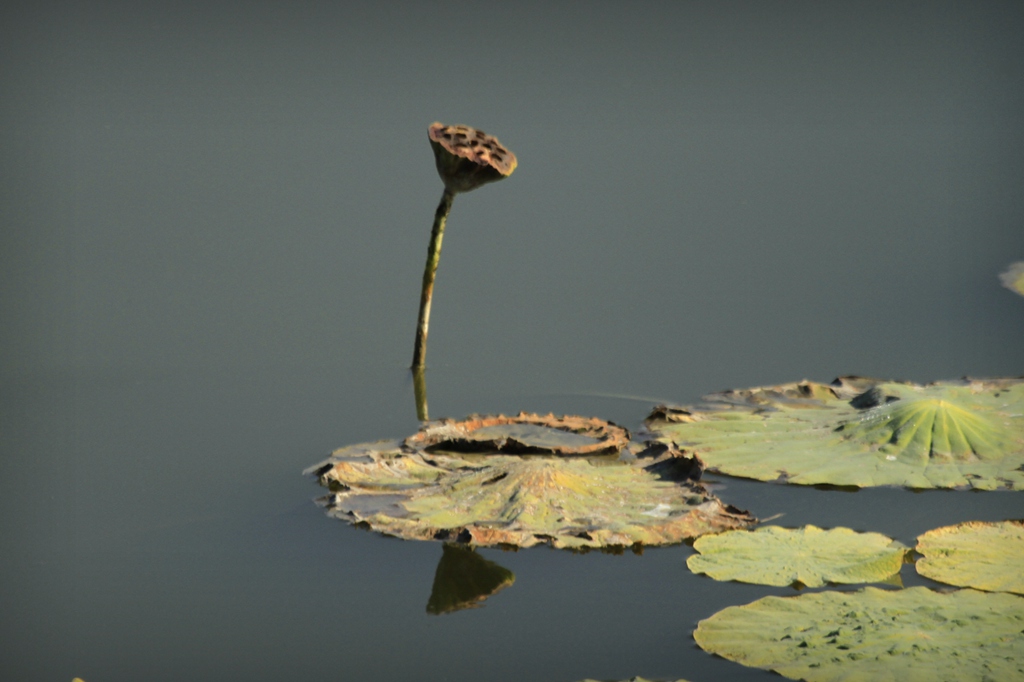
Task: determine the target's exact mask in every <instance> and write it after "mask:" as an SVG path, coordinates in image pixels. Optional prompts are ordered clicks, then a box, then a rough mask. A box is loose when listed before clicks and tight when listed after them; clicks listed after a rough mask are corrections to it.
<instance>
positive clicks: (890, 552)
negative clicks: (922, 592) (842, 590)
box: [686, 526, 906, 587]
mask: <svg viewBox="0 0 1024 682" xmlns="http://www.w3.org/2000/svg"><path fill="white" fill-rule="evenodd" d="M693 548H694V549H695V550H696V551H697V552H699V554H694V555H693V556H691V557H690V558H689V559H687V561H686V565H687V566H688V567H689V569H690V570H691V571H693V572H694V573H706V574H707V575H709V576H711V577H712V578H714V579H715V580H737V581H739V582H744V583H755V584H757V585H791V584H794V583H799V584H801V585H806V586H807V587H820V586H822V585H824V584H825V583H870V582H881V581H884V580H885V579H887V578H889V577H890V576H892V575H893V574H895V573H898V572H899V570H900V567H901V566H902V565H903V556H904V554H905V553H906V548H905V547H903V546H902V545H900V544H899V543H895V542H893V540H892V538H888V537H886V536H884V535H882V534H881V533H858V532H856V531H853V530H850V529H849V528H833V529H831V530H822V529H821V528H818V527H816V526H804V527H803V528H796V529H787V528H781V527H779V526H764V527H762V528H758V529H757V530H754V531H742V530H736V531H728V532H725V533H719V534H717V535H705V536H703V537H701V538H698V539H697V541H696V542H695V543H694V545H693Z"/></svg>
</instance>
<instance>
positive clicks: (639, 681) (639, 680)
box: [582, 677, 687, 682]
mask: <svg viewBox="0 0 1024 682" xmlns="http://www.w3.org/2000/svg"><path fill="white" fill-rule="evenodd" d="M582 682H598V680H591V679H586V680H583V681H582ZM622 682H652V680H648V679H647V678H646V677H631V678H629V679H628V680H622ZM674 682H687V681H686V680H684V679H678V680H675V681H674Z"/></svg>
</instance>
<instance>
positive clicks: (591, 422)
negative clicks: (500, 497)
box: [405, 412, 629, 455]
mask: <svg viewBox="0 0 1024 682" xmlns="http://www.w3.org/2000/svg"><path fill="white" fill-rule="evenodd" d="M405 444H406V445H407V446H409V447H411V448H423V449H425V450H428V451H430V452H438V451H447V452H460V453H461V452H489V453H498V452H500V453H504V454H514V455H527V454H551V455H597V454H610V453H618V452H619V451H620V450H622V449H623V448H624V447H626V446H627V445H628V444H629V431H627V430H626V429H624V428H622V427H621V426H616V425H615V424H613V423H611V422H607V421H604V420H603V419H597V418H594V417H576V416H565V417H556V416H555V415H553V414H548V415H540V414H530V413H527V412H520V413H519V414H518V415H517V416H515V417H507V416H505V415H495V416H486V417H480V416H473V417H470V418H469V419H466V420H463V421H455V420H452V419H442V420H440V421H437V422H432V423H431V424H429V425H427V426H426V427H425V428H423V429H421V430H420V431H419V433H417V434H415V435H413V436H409V437H408V438H406V439H405Z"/></svg>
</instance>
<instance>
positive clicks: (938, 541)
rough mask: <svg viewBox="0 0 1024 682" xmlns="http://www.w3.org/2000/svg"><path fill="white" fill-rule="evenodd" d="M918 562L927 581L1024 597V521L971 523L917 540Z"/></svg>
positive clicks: (917, 564) (939, 530) (928, 533)
mask: <svg viewBox="0 0 1024 682" xmlns="http://www.w3.org/2000/svg"><path fill="white" fill-rule="evenodd" d="M916 549H917V552H918V553H919V554H922V555H924V558H922V559H918V561H917V562H916V563H915V567H916V568H917V572H918V573H920V574H921V575H923V576H925V577H926V578H931V579H932V580H938V581H939V582H943V583H947V584H949V585H958V586H961V587H975V588H977V589H980V590H988V591H989V592H1016V593H1017V594H1024V572H1022V570H1021V567H1022V566H1024V521H1002V522H1000V523H982V522H978V521H970V522H967V523H961V524H958V525H955V526H946V527H944V528H936V529H935V530H930V531H928V532H927V533H925V534H924V535H922V536H920V537H919V538H917V547H916Z"/></svg>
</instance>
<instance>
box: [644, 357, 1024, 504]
mask: <svg viewBox="0 0 1024 682" xmlns="http://www.w3.org/2000/svg"><path fill="white" fill-rule="evenodd" d="M705 401H706V403H705V404H704V405H701V406H698V407H689V408H680V407H664V406H663V407H659V408H657V409H656V410H655V411H654V413H652V414H651V416H650V417H648V419H647V422H646V424H647V427H648V429H650V430H651V431H652V432H653V433H654V435H655V436H657V437H658V438H659V439H661V440H663V441H666V442H670V441H671V442H675V443H676V444H677V445H678V446H679V447H681V448H684V449H687V450H691V451H693V452H694V453H696V454H697V455H699V456H700V458H701V460H703V461H704V462H705V464H706V465H707V467H708V469H709V470H712V471H717V472H720V473H724V474H730V475H733V476H744V477H748V478H755V479H758V480H781V481H786V482H789V483H800V484H806V485H816V484H828V485H837V486H859V487H863V486H878V485H900V486H907V487H911V488H976V489H984V490H990V489H996V488H1010V489H1014V490H1024V380H1021V379H993V380H984V381H982V380H963V381H951V382H938V383H934V384H928V385H924V386H922V385H917V384H910V383H901V382H886V381H877V380H872V379H863V378H859V377H843V378H840V379H836V380H835V381H834V382H832V383H831V384H828V385H826V384H817V383H814V382H809V381H804V382H800V383H796V384H784V385H782V386H771V387H766V388H754V389H747V390H739V391H726V392H723V393H716V394H713V395H710V396H706V397H705Z"/></svg>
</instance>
